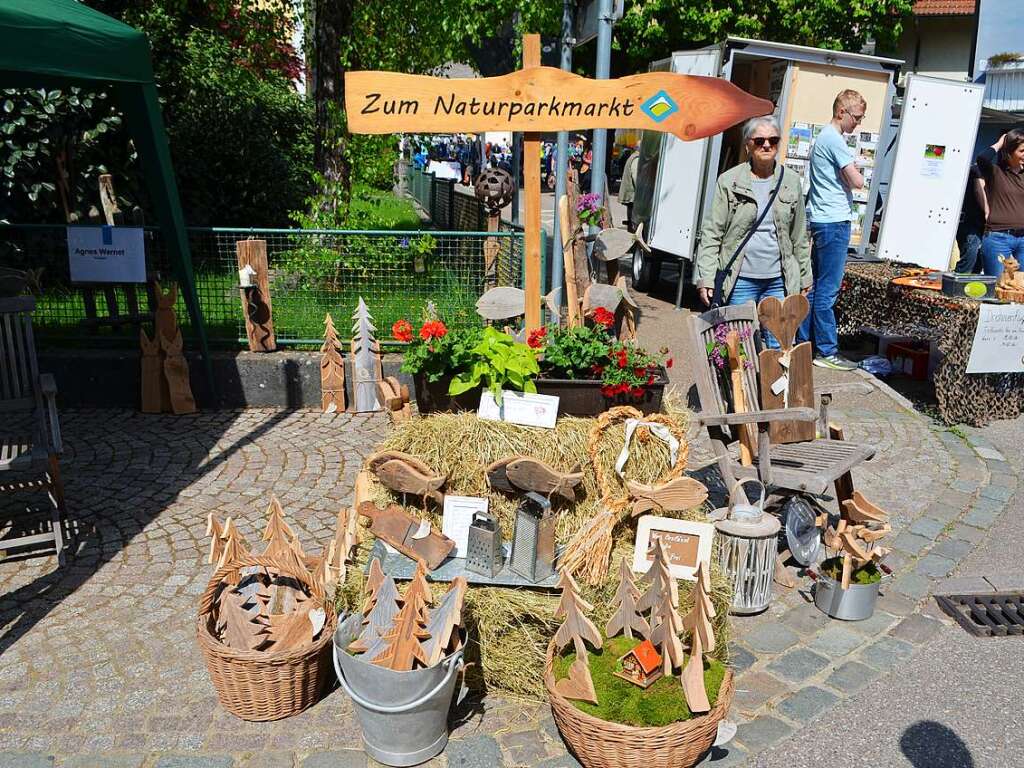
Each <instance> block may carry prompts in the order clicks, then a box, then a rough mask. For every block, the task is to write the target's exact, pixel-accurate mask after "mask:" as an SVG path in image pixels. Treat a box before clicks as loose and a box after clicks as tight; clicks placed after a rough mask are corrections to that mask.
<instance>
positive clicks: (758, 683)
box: [733, 670, 789, 713]
mask: <svg viewBox="0 0 1024 768" xmlns="http://www.w3.org/2000/svg"><path fill="white" fill-rule="evenodd" d="M788 690H789V685H788V684H787V683H784V682H782V681H781V680H779V679H778V678H777V677H773V676H772V675H769V674H768V673H767V672H764V671H761V670H758V671H757V672H746V673H744V674H742V675H739V676H737V677H736V683H735V693H734V695H733V707H734V708H735V711H737V712H740V713H743V712H750V713H753V712H754V711H755V710H756V709H757V708H758V707H760V706H761V705H762V704H764V703H765V702H766V701H769V700H770V699H774V698H775V697H776V696H779V695H780V694H783V693H785V692H786V691H788Z"/></svg>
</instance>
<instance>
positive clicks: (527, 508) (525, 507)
mask: <svg viewBox="0 0 1024 768" xmlns="http://www.w3.org/2000/svg"><path fill="white" fill-rule="evenodd" d="M555 523H556V520H555V514H554V512H552V511H551V502H550V501H548V500H547V499H545V498H544V497H543V496H541V495H540V494H539V493H534V492H533V491H530V492H529V493H527V494H526V495H525V496H524V497H523V500H522V502H521V503H520V504H519V508H518V509H516V527H515V532H514V533H513V534H512V562H511V564H510V566H509V567H510V568H511V569H512V572H513V573H517V574H519V575H520V576H522V577H523V578H524V579H527V580H529V581H532V582H534V583H536V582H538V581H544V579H546V578H548V577H549V576H553V575H554V573H555Z"/></svg>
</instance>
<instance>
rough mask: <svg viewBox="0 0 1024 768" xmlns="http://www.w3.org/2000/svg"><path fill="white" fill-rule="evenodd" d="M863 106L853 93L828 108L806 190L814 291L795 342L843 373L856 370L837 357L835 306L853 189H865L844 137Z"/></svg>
mask: <svg viewBox="0 0 1024 768" xmlns="http://www.w3.org/2000/svg"><path fill="white" fill-rule="evenodd" d="M866 111H867V102H866V101H865V100H864V97H863V96H861V95H860V94H859V93H857V91H853V90H849V89H847V90H845V91H842V92H841V93H840V94H839V95H838V96H836V100H835V101H834V102H833V104H832V120H831V122H829V124H828V125H826V126H825V127H824V128H823V129H822V131H821V133H820V134H818V138H817V140H816V141H815V142H814V149H813V150H812V151H811V160H810V173H811V187H810V192H809V193H808V195H807V214H808V217H807V218H808V219H809V221H810V226H809V228H810V231H811V239H812V248H811V270H812V272H813V274H814V287H813V288H812V289H811V293H810V294H809V295H808V297H807V298H808V300H809V301H810V303H811V311H810V314H808V316H807V319H806V320H804V322H803V324H802V325H801V326H800V332H799V334H798V339H799V340H800V341H813V342H814V364H815V365H816V366H819V367H821V368H833V369H835V370H840V371H848V370H851V369H853V368H855V367H856V365H855V364H854V363H851V362H850V361H849V360H846V359H845V358H843V357H842V356H840V354H839V333H838V330H837V328H836V315H835V311H834V307H835V304H836V299H838V298H839V288H840V286H841V285H842V284H843V272H844V271H845V269H846V251H847V249H848V248H849V245H850V221H851V220H852V219H853V190H855V189H862V188H863V187H864V176H863V175H862V174H861V172H860V170H858V168H857V166H856V165H855V164H854V160H853V153H852V152H850V148H849V147H848V146H847V144H846V139H844V138H843V135H844V134H847V133H852V132H853V131H854V130H856V128H857V126H858V125H860V123H861V121H862V120H863V119H864V114H865V112H866Z"/></svg>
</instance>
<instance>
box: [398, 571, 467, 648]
mask: <svg viewBox="0 0 1024 768" xmlns="http://www.w3.org/2000/svg"><path fill="white" fill-rule="evenodd" d="M468 586H469V585H468V583H467V582H466V577H465V576H456V577H455V578H454V579H452V583H451V587H449V589H448V591H447V592H445V593H444V595H443V596H442V597H441V599H440V600H439V601H438V604H437V607H436V608H433V609H431V611H430V614H429V616H428V618H427V632H429V633H430V638H429V639H428V640H427V641H426V642H425V643H424V647H425V648H426V651H427V658H428V659H429V660H430V661H429V664H428V666H433V665H434V664H437V663H438V662H439V661H441V659H443V658H444V655H445V651H447V650H449V649H451V650H454V648H452V646H453V645H455V643H456V641H457V639H458V627H461V626H462V604H463V601H464V599H465V597H466V589H467V588H468ZM406 599H407V600H408V593H407V594H406Z"/></svg>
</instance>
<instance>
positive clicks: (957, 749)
mask: <svg viewBox="0 0 1024 768" xmlns="http://www.w3.org/2000/svg"><path fill="white" fill-rule="evenodd" d="M900 751H901V752H903V755H904V757H906V758H907V760H909V761H910V763H911V764H912V765H913V766H914V768H974V758H973V757H971V751H970V750H969V749H968V748H967V745H966V744H964V742H963V740H961V738H960V737H959V736H957V735H956V734H955V733H954V732H953V731H952V730H950V729H949V728H947V727H946V726H944V725H942V724H941V723H936V722H935V721H934V720H922V721H920V722H917V723H914V724H913V725H912V726H910V727H909V728H907V730H905V731H904V732H903V736H901V737H900Z"/></svg>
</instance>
